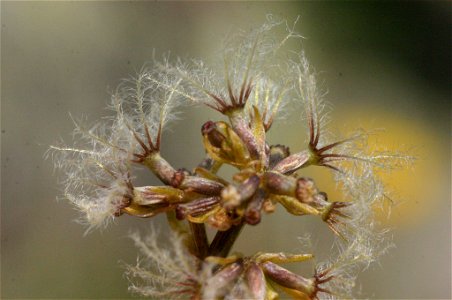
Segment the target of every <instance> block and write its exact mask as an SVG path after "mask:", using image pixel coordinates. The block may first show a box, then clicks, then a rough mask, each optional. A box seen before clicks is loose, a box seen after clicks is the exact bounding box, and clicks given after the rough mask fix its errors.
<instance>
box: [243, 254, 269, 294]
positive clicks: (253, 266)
mask: <svg viewBox="0 0 452 300" xmlns="http://www.w3.org/2000/svg"><path fill="white" fill-rule="evenodd" d="M245 277H246V282H247V284H248V288H249V291H250V293H251V296H252V297H253V299H255V300H264V299H265V294H266V293H267V284H266V281H265V276H264V272H263V271H262V269H261V268H260V267H259V266H258V264H257V263H255V262H251V263H250V264H249V265H248V268H247V270H246V274H245Z"/></svg>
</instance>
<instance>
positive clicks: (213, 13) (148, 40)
mask: <svg viewBox="0 0 452 300" xmlns="http://www.w3.org/2000/svg"><path fill="white" fill-rule="evenodd" d="M268 13H272V14H275V15H279V16H282V17H284V18H287V19H288V20H295V18H296V16H297V15H300V16H301V17H300V21H299V23H298V24H297V29H298V30H299V31H300V32H301V34H302V35H303V36H305V37H306V39H305V40H304V41H303V45H304V49H305V51H306V54H307V56H308V58H310V61H311V63H312V65H313V66H314V67H315V68H316V70H317V71H319V76H320V78H321V81H322V82H323V85H324V86H325V87H326V88H327V89H328V96H327V100H328V101H329V102H330V103H331V104H332V107H333V111H332V114H331V116H332V122H331V124H330V126H331V128H332V130H333V131H335V130H338V131H342V132H346V130H347V128H353V127H355V126H357V124H358V125H359V124H362V125H363V126H365V127H367V126H369V125H370V126H372V127H374V128H375V127H377V128H385V129H386V132H385V133H388V134H389V136H390V137H389V138H388V139H386V140H385V141H386V142H388V143H389V144H390V145H389V146H399V145H400V147H402V148H403V147H405V146H407V147H411V146H413V147H414V150H413V151H414V152H415V154H416V155H418V156H419V159H418V162H417V163H416V164H415V165H414V166H413V168H412V169H411V170H409V171H408V173H407V174H408V175H407V174H405V175H400V176H398V175H397V173H396V174H395V176H393V177H390V180H389V181H390V182H389V183H390V184H391V185H392V186H393V188H394V190H396V191H397V190H399V193H398V194H397V193H396V195H397V196H400V203H401V204H400V205H398V206H397V207H395V208H394V209H393V213H392V216H391V217H390V219H389V220H387V222H388V226H390V227H392V228H393V231H392V234H393V237H394V243H395V244H396V248H394V249H392V250H391V251H390V252H389V253H388V254H387V255H386V256H384V257H383V258H382V259H381V261H380V264H379V265H376V266H374V267H371V268H370V269H368V270H367V271H366V272H365V273H363V274H362V275H361V276H360V282H359V285H360V286H361V291H362V297H369V298H378V299H387V298H391V299H414V298H422V299H450V298H451V204H450V200H451V199H450V185H451V176H450V166H451V161H450V154H451V151H450V138H451V135H450V130H451V126H450V117H451V115H450V112H451V111H450V109H451V107H450V99H451V98H450V83H451V80H450V79H451V78H450V70H451V61H450V52H451V49H450V36H451V35H450V26H451V22H450V20H451V6H450V3H449V2H384V3H379V2H299V3H298V2H243V3H239V2H229V3H224V2H209V3H207V2H202V3H201V2H193V3H190V2H169V3H162V2H141V1H140V2H133V1H132V2H103V1H99V2H95V1H93V2H91V1H89V2H13V1H11V2H8V1H2V2H1V298H2V299H23V298H41V299H47V298H53V299H66V298H74V299H75V298H77V299H79V298H93V299H104V298H117V299H125V298H132V295H130V294H129V293H128V292H127V281H126V279H125V278H124V276H123V268H122V267H121V263H124V262H125V263H134V262H135V261H136V257H137V251H136V249H135V248H134V246H133V244H132V243H131V241H130V240H129V239H128V238H127V234H128V233H129V232H130V230H133V229H140V230H141V231H142V232H146V230H149V228H150V224H155V225H157V226H158V227H160V228H161V231H162V232H163V233H165V232H166V231H167V230H168V228H167V227H166V225H165V218H164V217H156V218H154V219H139V220H137V219H133V218H131V217H128V216H123V217H121V218H118V219H117V220H116V222H115V223H114V224H112V225H111V226H109V227H108V228H107V229H105V230H103V231H95V232H92V233H91V234H89V235H87V236H85V237H84V236H83V233H84V231H85V228H83V227H82V226H80V225H79V224H77V223H75V222H74V220H75V219H76V218H77V217H78V213H77V212H76V211H75V210H74V209H73V208H72V207H71V206H70V205H69V204H68V203H67V202H65V201H64V200H61V201H57V200H56V198H57V196H59V195H60V194H61V187H60V186H58V185H57V184H56V183H57V181H58V178H57V177H58V176H57V174H55V172H54V170H53V163H52V161H51V160H45V159H44V153H45V152H46V150H47V149H48V147H49V145H51V144H54V143H55V142H56V141H58V140H59V138H62V139H63V140H65V141H66V142H68V143H70V142H71V132H72V130H73V123H72V121H71V119H70V117H69V113H71V114H72V115H73V116H75V117H82V116H87V118H88V120H89V121H90V122H92V123H94V122H96V121H97V120H99V119H100V118H102V117H104V116H106V115H108V114H109V112H108V111H106V109H105V104H106V103H107V102H108V100H109V93H110V91H111V90H113V89H114V88H115V86H116V85H117V84H118V83H119V82H120V80H121V79H122V78H124V77H127V76H129V75H130V74H134V73H135V72H136V70H139V69H140V68H141V67H142V66H143V64H144V63H146V62H148V61H150V60H151V58H152V53H153V51H154V50H155V52H156V53H157V54H158V55H159V54H162V53H165V52H167V51H171V55H172V56H182V57H198V58H203V57H207V58H209V59H210V58H211V57H212V54H214V53H215V52H216V51H218V46H219V45H220V42H221V39H222V37H223V36H224V35H225V34H226V33H228V32H229V31H230V30H231V29H232V28H244V29H248V28H252V27H255V26H259V25H260V24H262V23H263V22H264V21H265V15H266V14H268ZM218 118H219V116H218V115H216V114H215V113H213V112H212V111H210V110H208V109H206V108H199V107H187V108H186V109H185V110H184V113H183V114H182V115H181V120H180V121H179V122H176V123H174V124H173V125H172V126H171V128H170V130H168V131H166V133H165V135H164V141H163V150H162V154H163V155H164V156H165V157H166V158H167V159H168V160H169V161H170V162H171V163H172V164H173V165H174V166H176V167H187V168H192V167H194V166H195V165H196V164H197V162H198V161H199V160H200V159H201V158H202V157H203V154H204V152H203V149H202V147H201V135H200V127H201V125H202V124H203V122H205V121H207V120H209V119H212V120H216V119H218ZM302 123H303V122H302V121H301V120H300V113H297V112H295V113H292V114H291V115H290V117H288V118H287V119H286V120H284V122H281V123H279V124H278V125H276V126H275V128H274V129H273V130H272V133H271V136H270V140H271V141H272V142H274V143H284V144H287V145H289V146H290V147H291V149H294V150H299V149H302V148H303V147H304V146H303V145H304V140H305V137H306V136H305V134H304V132H305V128H304V126H303V124H302ZM347 126H349V127H347ZM391 132H393V135H390V134H391ZM385 133H383V135H384V134H385ZM314 169H315V168H314ZM307 175H310V176H313V177H314V178H315V179H316V180H317V181H318V185H319V186H322V181H323V180H325V181H328V180H330V177H331V176H330V175H329V174H328V172H326V171H324V170H320V171H319V170H314V171H313V173H312V174H307ZM140 182H141V183H142V184H157V180H156V179H155V178H154V177H152V176H151V175H149V174H148V173H145V172H143V174H142V175H141V176H140ZM325 186H332V187H334V185H329V183H328V182H325ZM327 192H329V191H328V190H327ZM383 221H385V220H383ZM307 232H310V233H311V237H312V238H313V240H314V247H315V248H316V249H318V250H316V253H319V258H318V259H319V260H321V258H322V256H323V257H326V256H327V255H328V252H329V251H330V245H331V243H332V240H333V237H332V234H331V232H330V231H328V230H327V228H326V226H325V225H324V224H323V223H322V222H320V221H319V220H316V219H315V220H314V219H310V218H309V217H306V218H297V217H294V216H291V215H288V214H286V213H285V212H284V210H283V209H282V208H279V209H278V211H277V212H276V213H275V214H273V215H270V216H266V217H265V218H264V220H263V222H262V224H260V225H259V226H257V227H247V228H246V229H245V230H244V232H243V234H242V236H241V237H240V239H239V241H238V243H237V245H236V247H235V250H237V251H240V252H243V253H247V254H251V253H253V252H255V251H259V250H262V251H288V252H295V251H297V250H300V249H301V244H300V242H299V240H298V239H297V237H299V236H303V235H304V234H305V233H307ZM250 241H252V243H250ZM310 267H311V268H312V266H310ZM294 268H295V270H297V268H301V267H298V266H295V267H294Z"/></svg>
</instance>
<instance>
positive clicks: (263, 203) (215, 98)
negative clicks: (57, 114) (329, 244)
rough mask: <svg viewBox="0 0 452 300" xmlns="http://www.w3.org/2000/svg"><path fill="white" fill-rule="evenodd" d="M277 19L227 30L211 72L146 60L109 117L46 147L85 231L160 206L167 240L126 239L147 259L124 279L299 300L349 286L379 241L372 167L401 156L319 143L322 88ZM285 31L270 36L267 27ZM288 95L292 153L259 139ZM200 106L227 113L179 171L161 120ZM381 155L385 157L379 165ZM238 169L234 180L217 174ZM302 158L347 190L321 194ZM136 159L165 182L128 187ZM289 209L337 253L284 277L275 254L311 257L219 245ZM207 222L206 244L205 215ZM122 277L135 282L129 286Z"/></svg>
mask: <svg viewBox="0 0 452 300" xmlns="http://www.w3.org/2000/svg"><path fill="white" fill-rule="evenodd" d="M295 24H296V22H295V23H294V25H293V27H290V26H288V24H287V22H285V21H275V20H274V19H272V18H271V17H269V21H268V22H267V23H266V24H264V25H263V26H262V27H260V28H258V29H257V30H254V31H252V32H251V33H249V34H242V33H239V34H237V35H233V36H230V37H228V39H227V40H226V42H225V45H226V47H225V48H224V49H223V57H222V64H221V65H222V67H221V69H222V70H223V72H222V73H218V72H217V70H216V69H215V68H214V67H212V68H210V67H208V66H206V65H205V64H204V63H203V62H202V61H201V60H192V61H190V62H189V63H185V62H182V61H181V60H180V59H179V60H177V61H176V62H174V63H172V62H170V61H169V59H164V60H163V62H155V65H154V67H153V68H151V67H148V68H144V69H143V70H141V72H140V73H139V74H138V75H137V76H136V77H134V78H131V79H129V80H126V81H124V82H123V83H122V84H121V85H120V86H119V87H118V89H117V91H116V93H115V94H114V95H113V97H112V104H111V108H112V109H113V110H114V111H115V114H116V116H115V117H114V118H112V119H110V121H109V123H108V124H105V125H97V126H95V127H93V128H92V129H83V128H82V127H81V126H80V125H78V123H77V133H79V134H80V135H81V138H82V139H81V140H82V144H81V145H80V146H74V147H68V146H52V147H51V148H52V149H51V153H52V154H53V155H55V157H56V160H55V161H56V163H57V166H58V167H59V168H60V169H61V170H63V171H64V172H65V175H66V178H65V180H64V184H65V186H66V187H65V195H66V197H67V198H68V199H69V200H70V201H71V202H73V203H74V204H75V205H76V207H77V208H78V209H79V210H81V211H82V212H83V213H84V215H85V220H86V221H87V223H88V225H89V228H93V227H98V226H102V225H105V224H106V223H108V221H109V220H111V219H113V218H115V217H119V216H120V215H122V214H128V215H131V216H136V217H141V218H149V217H153V216H155V215H156V214H159V213H166V214H167V217H168V221H169V224H170V226H171V228H172V229H173V230H174V231H175V232H176V233H177V234H174V235H172V236H171V237H170V244H171V246H170V247H167V246H164V245H161V244H160V243H159V242H158V239H157V237H156V235H155V234H153V235H151V236H150V237H149V238H147V239H146V240H145V241H143V240H141V239H140V238H139V237H138V235H136V234H134V235H133V236H132V237H133V240H134V241H135V244H136V245H137V246H138V247H139V248H140V250H141V252H142V254H143V255H144V259H142V260H139V261H138V263H137V266H134V267H132V266H129V267H127V274H128V276H129V278H130V279H131V280H132V285H131V287H130V289H131V290H132V291H134V292H136V293H139V294H141V295H144V296H150V297H153V298H164V299H168V298H183V297H190V299H277V298H278V295H279V294H281V293H283V294H284V293H285V294H288V295H291V296H292V297H294V298H296V299H319V298H334V297H337V298H343V297H349V296H350V295H351V289H352V287H353V285H354V279H355V277H356V275H357V272H358V270H359V269H360V268H361V269H362V268H365V267H367V266H368V264H370V263H371V262H373V261H374V260H376V258H377V257H378V255H379V254H381V253H382V252H384V250H385V249H386V248H385V247H384V245H386V243H383V241H384V240H385V237H384V232H377V231H376V230H375V228H376V223H375V222H374V221H373V216H372V205H373V204H374V203H375V202H376V201H378V200H379V199H382V198H384V196H385V194H384V187H383V184H382V183H381V181H380V180H379V178H378V176H376V172H375V169H376V168H381V167H386V166H390V163H391V162H390V160H388V159H389V158H392V159H394V161H395V162H396V164H399V163H398V162H399V161H400V160H404V159H406V157H404V156H401V155H388V154H387V153H384V154H379V153H366V151H365V149H364V147H363V145H362V143H361V142H362V141H364V140H365V139H366V138H367V135H366V134H363V133H358V134H355V135H352V136H351V137H349V138H345V139H338V140H337V141H334V140H333V141H332V142H331V141H327V139H328V138H327V136H326V135H325V132H324V131H325V130H324V127H325V114H324V112H323V108H324V104H323V99H322V98H323V96H324V95H323V93H322V92H321V91H320V90H319V89H318V85H317V82H316V76H315V73H314V72H313V71H312V68H311V67H310V66H309V64H308V61H307V59H306V57H305V55H304V53H303V52H302V51H301V52H299V53H298V54H296V53H294V52H292V51H291V49H286V42H287V41H288V40H289V39H292V38H295V39H299V38H301V36H300V35H299V34H297V33H296V32H295V30H294V27H295ZM278 28H283V29H285V35H284V37H283V38H281V39H280V40H278V39H276V38H275V35H274V31H275V30H276V29H278ZM289 101H298V102H299V103H301V104H302V106H303V107H304V111H305V119H306V121H307V128H308V137H309V139H308V142H307V145H306V149H302V150H301V151H299V152H296V153H294V154H291V153H290V151H289V148H288V147H286V146H284V145H280V144H278V145H269V144H268V143H267V139H266V134H267V132H268V131H269V130H270V129H271V126H272V124H273V122H274V121H275V120H276V117H277V114H278V113H279V112H280V111H281V109H282V108H283V107H284V106H287V103H288V102H289ZM184 102H185V103H192V104H193V103H194V104H203V105H206V106H208V107H211V108H212V109H214V110H216V111H218V112H219V113H221V114H222V115H224V116H225V117H226V118H227V121H208V122H206V123H204V125H203V126H202V128H201V134H202V137H203V144H204V148H205V150H206V153H207V156H206V158H205V159H204V160H203V161H202V162H200V164H199V165H198V166H197V167H196V168H194V169H193V170H192V171H190V170H186V169H176V168H174V167H173V166H172V165H171V163H170V162H168V161H167V160H166V159H164V157H163V155H162V153H160V145H161V142H162V133H163V130H164V126H165V125H166V124H167V123H168V122H169V121H171V120H172V119H174V118H175V110H176V109H177V108H178V107H180V106H181V105H182V104H183V103H184ZM382 160H385V163H382ZM222 165H230V166H233V167H234V168H235V169H236V173H235V174H234V175H233V177H232V179H231V180H227V179H225V178H222V177H221V176H219V175H218V174H217V172H218V170H219V169H220V168H221V167H222ZM312 165H315V166H322V167H326V168H328V169H330V170H331V171H332V172H334V174H335V178H336V180H337V182H338V183H339V184H340V186H341V188H342V189H343V192H344V199H335V200H339V201H331V200H330V199H328V196H327V193H326V192H324V191H322V190H320V189H319V187H318V186H317V183H316V181H315V180H314V179H312V178H307V177H303V176H298V175H297V174H296V171H298V170H300V169H303V168H307V167H310V166H312ZM133 166H145V167H147V168H148V169H149V170H150V171H151V172H152V173H153V174H154V175H155V176H156V177H157V178H159V179H160V181H161V182H162V183H163V184H164V185H163V186H141V187H137V186H135V185H134V184H133V181H134V177H133ZM279 205H281V206H283V207H284V208H285V210H286V211H287V212H288V213H290V214H292V215H294V216H303V215H314V216H317V217H319V218H321V219H322V220H323V221H324V222H325V223H326V224H327V226H328V227H329V228H330V229H331V230H332V232H333V233H334V234H335V235H336V236H338V237H340V238H341V239H338V240H337V241H336V250H337V251H336V257H332V258H331V260H330V261H327V262H323V263H319V264H318V265H317V266H316V271H315V273H314V274H310V275H308V276H305V275H303V276H302V275H300V274H295V273H293V272H291V271H289V270H287V269H285V268H283V267H282V266H280V264H282V263H287V262H303V261H305V260H308V259H310V258H312V257H313V254H285V253H283V252H281V253H256V254H254V255H252V256H244V255H240V254H237V255H233V256H229V252H230V250H231V248H232V246H233V244H234V242H235V240H236V239H237V237H238V236H239V234H240V232H241V229H242V228H243V226H245V225H246V224H248V225H253V226H255V225H257V224H259V223H260V222H261V220H262V219H263V217H264V215H265V214H267V213H272V212H273V211H274V210H275V208H276V207H277V206H279ZM206 224H207V225H209V226H211V227H213V228H214V229H216V230H217V233H216V235H215V237H214V238H213V240H212V241H211V242H210V243H209V241H208V238H207V234H206V228H205V225H206ZM133 278H139V279H141V283H140V284H135V283H133V282H134V281H133Z"/></svg>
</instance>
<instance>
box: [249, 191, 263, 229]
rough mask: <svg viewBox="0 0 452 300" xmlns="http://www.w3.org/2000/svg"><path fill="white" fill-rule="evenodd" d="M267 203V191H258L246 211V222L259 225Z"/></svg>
mask: <svg viewBox="0 0 452 300" xmlns="http://www.w3.org/2000/svg"><path fill="white" fill-rule="evenodd" d="M264 201H265V191H264V190H262V189H258V190H257V192H256V193H255V194H254V197H253V198H252V199H251V201H250V203H249V204H248V206H247V208H246V210H245V222H246V223H248V224H250V225H257V224H259V223H260V221H261V211H262V208H263V205H264Z"/></svg>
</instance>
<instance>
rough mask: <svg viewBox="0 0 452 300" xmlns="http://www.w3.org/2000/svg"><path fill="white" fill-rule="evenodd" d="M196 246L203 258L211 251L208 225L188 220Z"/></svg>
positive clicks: (198, 254) (200, 257)
mask: <svg viewBox="0 0 452 300" xmlns="http://www.w3.org/2000/svg"><path fill="white" fill-rule="evenodd" d="M188 224H190V230H191V233H192V237H193V242H194V244H195V247H196V252H197V255H196V256H197V257H198V258H199V259H201V260H203V259H204V258H205V257H206V256H207V254H208V252H209V242H208V240H207V234H206V227H205V225H204V224H198V223H193V222H188Z"/></svg>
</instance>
